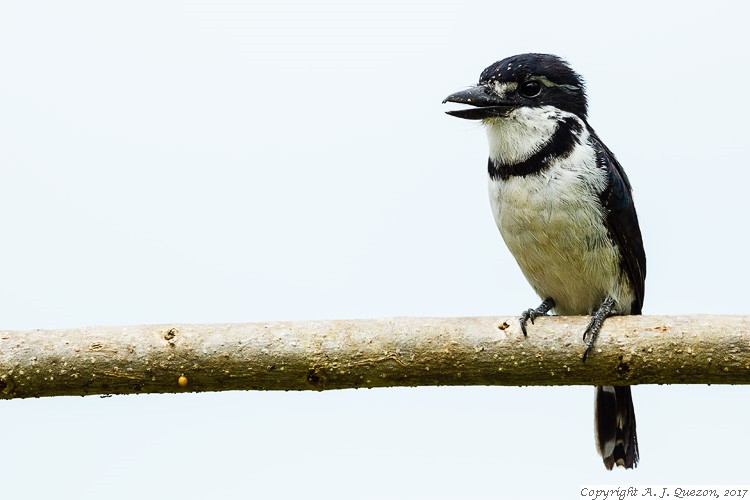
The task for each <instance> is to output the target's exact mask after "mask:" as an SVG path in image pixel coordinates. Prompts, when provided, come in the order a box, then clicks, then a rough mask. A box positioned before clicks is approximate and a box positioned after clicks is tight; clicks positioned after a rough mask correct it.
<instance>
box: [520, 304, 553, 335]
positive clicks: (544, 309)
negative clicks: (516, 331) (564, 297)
mask: <svg viewBox="0 0 750 500" xmlns="http://www.w3.org/2000/svg"><path fill="white" fill-rule="evenodd" d="M553 307H555V301H554V300H553V299H552V297H547V298H546V299H544V302H542V303H541V304H540V305H539V307H537V308H536V309H526V310H525V311H524V312H523V313H522V314H521V331H522V332H523V336H524V337H526V322H527V321H529V320H531V324H532V325H533V324H534V319H535V318H538V317H539V316H544V315H545V314H547V313H548V312H549V311H550V309H552V308H553Z"/></svg>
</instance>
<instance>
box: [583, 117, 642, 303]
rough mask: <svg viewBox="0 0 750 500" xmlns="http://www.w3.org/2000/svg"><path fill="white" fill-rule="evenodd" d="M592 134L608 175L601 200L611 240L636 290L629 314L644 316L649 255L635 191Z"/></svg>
mask: <svg viewBox="0 0 750 500" xmlns="http://www.w3.org/2000/svg"><path fill="white" fill-rule="evenodd" d="M589 133H590V135H591V140H592V143H593V146H594V149H595V150H596V156H597V162H598V164H599V166H600V167H601V168H604V169H606V170H607V173H608V174H609V182H608V184H607V188H606V189H605V190H604V191H602V192H601V193H600V194H599V198H600V200H601V202H602V205H603V206H604V209H605V210H606V214H607V229H608V230H609V234H610V237H611V238H612V240H613V241H614V242H615V243H616V244H617V247H618V248H619V250H620V257H621V262H620V265H621V266H622V268H623V271H624V272H625V273H626V274H627V276H628V278H629V279H630V283H631V286H632V287H633V290H634V291H635V299H634V300H633V303H632V305H631V310H630V314H641V309H642V308H643V294H644V291H645V282H646V252H645V251H644V250H643V238H642V237H641V228H640V227H639V226H638V215H636V213H635V204H634V203H633V190H632V188H631V187H630V181H629V180H628V176H627V175H626V174H625V171H624V170H623V169H622V166H621V165H620V163H619V162H618V161H617V158H615V155H614V154H613V153H612V151H610V150H609V148H607V146H606V145H605V144H604V143H603V142H602V141H601V139H599V137H598V136H597V135H596V133H595V132H594V130H593V129H591V128H590V127H589Z"/></svg>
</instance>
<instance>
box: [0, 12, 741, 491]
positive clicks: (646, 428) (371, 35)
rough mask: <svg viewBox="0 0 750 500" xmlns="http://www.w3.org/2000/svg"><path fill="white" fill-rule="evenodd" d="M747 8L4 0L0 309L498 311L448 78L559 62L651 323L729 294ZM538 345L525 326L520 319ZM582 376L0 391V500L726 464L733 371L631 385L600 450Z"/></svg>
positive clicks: (35, 324) (9, 322)
mask: <svg viewBox="0 0 750 500" xmlns="http://www.w3.org/2000/svg"><path fill="white" fill-rule="evenodd" d="M747 18H748V12H747V9H746V7H744V6H743V5H742V2H739V1H737V2H726V1H725V2H721V1H718V2H700V3H694V2H673V3H666V2H662V3H658V2H619V3H616V4H613V3H610V2H606V3H605V2H558V1H553V0H550V1H537V2H519V1H516V2H499V1H494V2H461V3H458V2H455V3H436V2H424V3H420V2H407V1H399V2H383V1H377V2H327V3H319V2H294V1H274V2H228V1H212V2H197V1H182V2H178V1H174V2H168V1H161V0H158V1H155V0H151V1H147V2H146V1H131V2H119V3H115V2H96V1H91V2H81V1H69V2H52V1H49V2H30V1H23V2H21V1H5V2H2V4H0V213H2V214H3V215H2V218H1V219H0V227H1V228H2V234H3V239H2V244H0V261H1V262H2V263H3V264H2V273H1V276H2V285H1V286H0V301H1V302H0V303H2V307H0V310H1V311H2V312H1V313H0V328H6V329H25V328H53V327H73V326H84V325H92V324H113V325H121V324H141V323H179V322H201V323H214V322H242V321H264V320H293V319H316V318H366V317H384V316H397V315H405V316H417V315H431V316H462V315H499V314H515V313H520V311H521V310H522V309H524V308H526V307H529V306H535V305H537V303H538V298H537V297H536V296H535V295H534V293H533V291H532V290H531V287H530V286H529V285H528V284H527V283H526V281H525V280H524V278H523V276H522V275H521V273H520V271H519V270H518V268H517V266H516V264H515V262H514V260H513V258H512V257H511V255H510V254H509V252H508V251H507V250H506V249H505V247H504V245H503V243H502V240H501V238H500V236H499V233H498V232H497V229H496V228H495V225H494V222H493V220H492V215H491V213H490V209H489V202H488V199H487V188H486V156H487V145H486V142H485V136H484V132H483V130H482V129H481V127H480V126H478V125H477V124H476V123H473V122H468V121H461V120H458V119H456V118H451V117H448V116H446V115H444V114H443V111H444V110H445V109H446V106H443V105H441V100H442V99H443V98H444V97H445V96H447V95H448V94H450V93H451V92H453V91H455V90H458V89H461V88H465V87H466V86H468V85H470V84H472V83H474V82H475V81H476V80H477V78H478V75H479V73H480V72H481V70H482V69H484V68H485V67H486V66H488V65H489V64H491V63H492V62H494V61H496V60H498V59H501V58H503V57H506V56H508V55H512V54H516V53H520V52H530V51H539V52H552V53H556V54H558V55H561V56H563V57H565V58H567V59H568V60H569V61H570V62H571V63H572V64H573V67H574V68H575V69H576V70H577V71H579V72H580V73H582V74H583V75H584V77H585V78H586V79H587V81H588V88H589V98H590V110H591V112H590V122H591V123H592V125H593V126H594V127H595V128H596V130H597V132H598V133H599V134H600V136H601V137H602V138H603V139H604V141H605V142H606V143H607V144H608V145H609V146H610V148H612V149H613V150H614V151H615V153H616V154H617V156H618V158H619V159H620V161H621V162H622V164H623V165H624V167H625V169H626V171H627V172H628V174H629V176H630V179H631V181H632V183H633V185H634V189H635V199H636V203H637V207H638V213H639V216H640V220H641V227H642V229H643V234H644V240H645V244H646V252H647V255H648V278H647V281H646V299H645V307H644V313H646V314H681V313H740V314H741V313H748V305H747V295H748V294H747V289H746V284H747V282H748V279H749V278H750V271H748V267H747V251H748V250H747V246H748V233H747V227H748V222H747V220H746V218H747V213H748V201H747V185H748V182H750V173H748V160H747V150H748V148H747V146H748V140H747V134H748V126H747V121H748V116H750V104H748V99H747V95H748V92H747V89H746V87H747V82H748V81H750V69H749V66H750V65H749V64H748V62H747V47H748V46H749V45H750V35H748V29H747ZM531 334H532V335H533V331H532V332H531ZM593 392H594V391H593V389H591V388H588V387H577V388H497V387H495V388H482V387H480V388H419V389H380V390H358V391H355V390H351V391H338V392H327V393H250V392H248V393H223V394H203V395H179V396H172V395H165V396H130V397H112V398H106V399H102V398H98V397H89V398H54V399H44V400H28V401H3V402H0V471H2V478H1V479H0V498H8V499H10V498H13V499H17V498H76V499H99V498H115V499H131V498H149V497H150V498H157V497H163V498H181V499H202V498H237V499H246V498H308V499H317V498H320V499H329V498H336V499H338V498H341V499H349V498H410V499H411V498H425V499H435V498H574V497H575V498H577V497H576V495H577V494H578V487H579V485H583V484H602V483H608V484H612V483H625V484H629V483H654V482H658V483H670V484H696V483H698V484H710V483H741V482H746V483H747V481H748V478H749V477H750V476H749V475H748V472H747V449H748V445H750V438H748V435H747V432H746V431H747V422H748V419H749V418H750V390H748V388H746V387H720V386H713V387H706V386H694V387H690V386H688V387H666V386H647V387H646V386H644V387H636V388H635V389H634V397H635V402H636V414H637V417H638V430H639V437H640V441H641V452H642V461H641V466H640V467H639V468H638V469H637V470H636V471H629V472H624V471H617V472H609V473H608V472H607V471H605V470H604V467H603V466H602V464H601V460H600V459H599V457H598V456H597V454H596V452H595V450H594V443H593Z"/></svg>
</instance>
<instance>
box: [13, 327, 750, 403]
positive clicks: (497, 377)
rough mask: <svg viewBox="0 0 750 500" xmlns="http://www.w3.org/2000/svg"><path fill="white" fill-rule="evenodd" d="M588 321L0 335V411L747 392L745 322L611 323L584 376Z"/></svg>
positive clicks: (749, 335)
mask: <svg viewBox="0 0 750 500" xmlns="http://www.w3.org/2000/svg"><path fill="white" fill-rule="evenodd" d="M587 321H588V318H585V317H548V318H547V317H545V318H540V319H537V320H536V324H535V325H533V326H532V325H530V326H529V336H528V337H524V336H523V334H522V333H521V331H520V327H519V324H518V318H517V317H501V318H495V317H480V318H392V319H376V320H352V321H344V320H336V321H298V322H276V323H252V324H219V325H174V326H171V325H160V326H127V327H88V328H80V329H69V330H28V331H0V399H12V398H29V397H42V396H62V395H86V394H132V393H165V392H172V393H174V392H183V391H228V390H327V389H345V388H355V387H393V386H427V385H511V386H517V385H631V384H675V383H680V384H748V383H750V316H624V317H613V318H609V319H607V321H606V322H605V324H604V328H603V330H602V332H601V334H600V336H599V338H598V339H597V341H596V344H595V345H594V350H593V351H592V352H591V354H590V355H589V358H588V359H587V361H586V363H583V362H582V361H581V355H582V354H583V342H582V340H581V334H582V332H583V330H584V328H585V326H586V324H587ZM181 376H182V377H184V378H182V379H180V377H181ZM178 379H179V383H178ZM185 383H186V384H185ZM183 385H185V386H184V387H183Z"/></svg>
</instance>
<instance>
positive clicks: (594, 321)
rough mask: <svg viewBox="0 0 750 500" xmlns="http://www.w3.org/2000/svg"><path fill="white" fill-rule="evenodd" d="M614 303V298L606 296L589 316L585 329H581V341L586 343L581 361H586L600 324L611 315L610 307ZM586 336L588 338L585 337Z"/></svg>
mask: <svg viewBox="0 0 750 500" xmlns="http://www.w3.org/2000/svg"><path fill="white" fill-rule="evenodd" d="M614 305H615V299H613V298H612V297H607V298H606V299H604V301H603V302H602V305H600V306H599V309H597V310H596V311H595V312H594V314H593V315H592V316H591V321H589V326H587V327H586V330H584V331H583V341H584V342H585V343H586V350H585V351H583V361H584V362H585V361H586V356H588V354H589V351H590V350H591V348H592V347H593V346H594V341H595V340H596V337H597V336H598V335H599V330H601V329H602V325H603V324H604V320H605V319H607V318H608V317H609V316H612V314H613V312H612V307H613V306H614ZM587 337H588V338H587Z"/></svg>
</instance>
